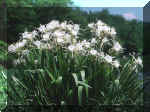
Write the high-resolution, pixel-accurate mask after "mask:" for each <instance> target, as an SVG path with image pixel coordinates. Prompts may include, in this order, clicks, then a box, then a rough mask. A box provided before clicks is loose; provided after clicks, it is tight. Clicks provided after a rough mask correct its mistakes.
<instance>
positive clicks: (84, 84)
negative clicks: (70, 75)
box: [78, 81, 92, 88]
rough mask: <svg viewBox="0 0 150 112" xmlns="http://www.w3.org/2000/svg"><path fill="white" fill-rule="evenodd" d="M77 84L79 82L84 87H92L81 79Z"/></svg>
mask: <svg viewBox="0 0 150 112" xmlns="http://www.w3.org/2000/svg"><path fill="white" fill-rule="evenodd" d="M78 84H81V85H83V86H85V87H88V88H92V87H91V86H89V85H88V84H86V83H85V82H83V81H78Z"/></svg>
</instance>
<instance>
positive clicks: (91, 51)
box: [90, 49, 98, 55]
mask: <svg viewBox="0 0 150 112" xmlns="http://www.w3.org/2000/svg"><path fill="white" fill-rule="evenodd" d="M90 54H92V55H97V54H98V52H97V51H96V50H94V49H92V50H90Z"/></svg>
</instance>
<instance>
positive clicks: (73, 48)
mask: <svg viewBox="0 0 150 112" xmlns="http://www.w3.org/2000/svg"><path fill="white" fill-rule="evenodd" d="M75 48H76V47H75V46H74V45H70V46H69V47H68V49H69V50H70V51H71V52H73V51H74V50H75Z"/></svg>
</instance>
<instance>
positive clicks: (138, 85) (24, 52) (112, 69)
mask: <svg viewBox="0 0 150 112" xmlns="http://www.w3.org/2000/svg"><path fill="white" fill-rule="evenodd" d="M88 31H90V34H91V38H90V39H88V40H84V38H81V37H84V33H86V32H88ZM81 32H82V33H81ZM88 33H89V32H88ZM123 50H124V49H123V48H122V46H121V45H120V44H119V41H118V40H117V37H116V31H115V29H114V28H113V27H109V26H108V25H107V24H105V23H104V22H102V21H100V20H98V21H97V22H96V23H89V24H88V27H87V28H86V29H81V28H80V25H78V24H73V23H72V22H67V21H64V22H62V23H60V22H59V21H57V20H53V21H51V22H50V23H48V24H46V25H40V27H39V28H37V29H35V30H34V31H32V32H27V31H26V32H24V33H23V34H22V36H21V37H20V40H19V41H18V42H17V43H14V44H11V45H10V46H9V47H8V52H9V55H11V56H13V57H14V58H13V59H12V60H10V62H11V64H12V65H11V64H10V67H9V69H8V76H9V77H8V85H9V86H8V98H9V102H8V103H9V104H13V103H14V102H15V103H16V104H40V105H43V104H47V105H55V104H56V105H60V104H61V105H101V104H142V80H140V79H139V75H138V74H139V72H140V71H142V66H143V65H142V60H141V57H136V56H134V55H133V54H131V55H130V56H129V57H126V56H123V57H122V56H121V55H120V54H121V53H122V51H123ZM13 66H14V67H13Z"/></svg>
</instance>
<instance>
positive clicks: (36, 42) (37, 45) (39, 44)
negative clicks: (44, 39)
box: [33, 40, 41, 48]
mask: <svg viewBox="0 0 150 112" xmlns="http://www.w3.org/2000/svg"><path fill="white" fill-rule="evenodd" d="M33 44H34V45H36V47H37V48H40V47H41V42H40V41H38V40H37V41H34V42H33Z"/></svg>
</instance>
